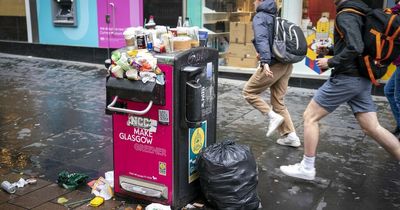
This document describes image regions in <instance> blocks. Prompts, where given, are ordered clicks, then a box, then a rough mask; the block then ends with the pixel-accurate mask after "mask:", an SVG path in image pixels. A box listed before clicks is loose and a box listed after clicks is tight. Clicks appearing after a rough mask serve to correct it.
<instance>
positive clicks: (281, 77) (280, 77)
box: [243, 63, 295, 135]
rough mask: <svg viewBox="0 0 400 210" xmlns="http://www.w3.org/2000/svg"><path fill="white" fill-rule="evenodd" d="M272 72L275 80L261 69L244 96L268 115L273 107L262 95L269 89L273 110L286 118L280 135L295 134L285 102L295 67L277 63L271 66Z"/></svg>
mask: <svg viewBox="0 0 400 210" xmlns="http://www.w3.org/2000/svg"><path fill="white" fill-rule="evenodd" d="M270 70H271V71H272V72H273V73H274V77H273V78H271V77H267V76H266V75H265V72H264V71H263V70H262V68H260V67H259V68H258V69H257V71H256V72H255V73H254V74H253V75H252V76H251V78H250V79H249V81H247V83H246V85H245V86H244V89H243V96H244V98H245V99H246V101H247V102H248V103H249V104H251V105H252V106H253V107H254V108H256V109H258V110H259V111H260V112H261V113H262V114H264V115H266V114H267V113H268V112H269V111H270V110H271V106H269V105H268V104H267V103H266V102H265V101H264V100H263V99H262V97H261V96H260V94H261V93H262V92H264V91H265V90H267V89H268V88H269V89H270V92H271V105H272V109H273V110H274V111H275V112H276V113H278V114H280V115H281V116H282V117H283V118H284V122H283V123H282V125H281V126H280V127H279V128H278V130H279V132H280V134H281V135H285V134H288V133H290V132H295V129H294V126H293V122H292V119H291V117H290V114H289V111H288V110H287V108H286V106H285V101H284V96H285V95H286V91H287V88H288V83H289V78H290V75H291V74H292V70H293V65H292V64H283V63H276V64H274V65H272V66H270Z"/></svg>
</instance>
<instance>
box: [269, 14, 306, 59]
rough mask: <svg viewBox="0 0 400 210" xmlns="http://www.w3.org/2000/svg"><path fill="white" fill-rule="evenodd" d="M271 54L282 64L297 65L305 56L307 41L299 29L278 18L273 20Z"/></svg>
mask: <svg viewBox="0 0 400 210" xmlns="http://www.w3.org/2000/svg"><path fill="white" fill-rule="evenodd" d="M272 53H273V54H274V56H275V58H276V59H277V60H278V61H280V62H282V63H297V62H299V61H302V60H303V59H304V57H305V56H306V54H307V40H306V37H305V36H304V33H303V31H302V30H301V28H300V27H299V26H298V25H296V24H294V23H292V22H290V21H288V20H286V19H283V18H280V17H276V18H275V32H274V43H273V45H272Z"/></svg>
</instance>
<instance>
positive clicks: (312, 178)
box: [279, 166, 315, 181]
mask: <svg viewBox="0 0 400 210" xmlns="http://www.w3.org/2000/svg"><path fill="white" fill-rule="evenodd" d="M282 167H284V166H281V167H280V168H279V169H280V170H281V171H282V173H283V174H285V175H286V176H290V177H294V178H299V179H304V180H308V181H313V180H314V179H315V176H314V177H308V176H302V175H299V174H289V173H286V172H285V171H284V170H282Z"/></svg>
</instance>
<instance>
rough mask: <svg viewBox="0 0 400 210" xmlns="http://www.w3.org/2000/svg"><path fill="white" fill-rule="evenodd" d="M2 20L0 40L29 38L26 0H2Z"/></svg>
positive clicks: (0, 8) (0, 4)
mask: <svg viewBox="0 0 400 210" xmlns="http://www.w3.org/2000/svg"><path fill="white" fill-rule="evenodd" d="M0 22H1V24H0V40H13V41H27V40H28V35H27V27H26V14H25V1H24V0H17V1H15V0H1V1H0Z"/></svg>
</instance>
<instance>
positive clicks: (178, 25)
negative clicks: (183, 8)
mask: <svg viewBox="0 0 400 210" xmlns="http://www.w3.org/2000/svg"><path fill="white" fill-rule="evenodd" d="M176 27H182V16H179V17H178V23H177V24H176Z"/></svg>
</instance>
